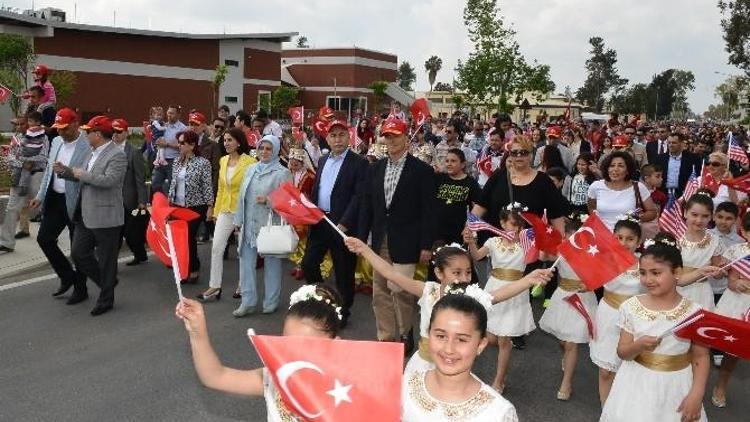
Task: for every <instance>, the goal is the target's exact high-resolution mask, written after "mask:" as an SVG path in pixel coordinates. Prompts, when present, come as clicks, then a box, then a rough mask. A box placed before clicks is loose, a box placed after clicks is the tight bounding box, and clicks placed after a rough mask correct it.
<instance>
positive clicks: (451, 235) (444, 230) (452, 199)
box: [437, 173, 481, 243]
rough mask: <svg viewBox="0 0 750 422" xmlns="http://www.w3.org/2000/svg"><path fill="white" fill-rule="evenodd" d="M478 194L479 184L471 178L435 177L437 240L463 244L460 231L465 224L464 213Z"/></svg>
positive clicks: (443, 175) (442, 175)
mask: <svg viewBox="0 0 750 422" xmlns="http://www.w3.org/2000/svg"><path fill="white" fill-rule="evenodd" d="M480 192H481V191H480V189H479V184H478V183H477V181H476V180H474V178H472V177H471V176H466V177H464V178H463V179H460V180H454V179H451V178H450V176H448V175H447V174H444V173H440V174H438V175H437V199H438V204H439V205H438V227H437V239H439V240H444V241H445V242H446V243H451V242H457V243H463V242H462V240H461V231H462V230H463V228H464V225H465V223H466V211H468V210H470V209H471V204H472V203H474V202H476V200H477V198H479V194H480Z"/></svg>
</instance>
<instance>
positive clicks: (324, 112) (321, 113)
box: [318, 106, 334, 119]
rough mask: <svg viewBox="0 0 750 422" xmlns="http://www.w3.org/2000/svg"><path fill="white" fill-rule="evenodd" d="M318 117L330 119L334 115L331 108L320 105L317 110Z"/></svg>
mask: <svg viewBox="0 0 750 422" xmlns="http://www.w3.org/2000/svg"><path fill="white" fill-rule="evenodd" d="M318 117H320V118H321V119H332V118H333V117H334V113H333V109H332V108H331V107H326V106H323V107H321V108H320V109H319V110H318Z"/></svg>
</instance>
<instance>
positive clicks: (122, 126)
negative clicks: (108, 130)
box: [112, 119, 128, 132]
mask: <svg viewBox="0 0 750 422" xmlns="http://www.w3.org/2000/svg"><path fill="white" fill-rule="evenodd" d="M112 129H114V130H116V131H118V132H125V131H126V130H128V121H127V120H125V119H114V120H112Z"/></svg>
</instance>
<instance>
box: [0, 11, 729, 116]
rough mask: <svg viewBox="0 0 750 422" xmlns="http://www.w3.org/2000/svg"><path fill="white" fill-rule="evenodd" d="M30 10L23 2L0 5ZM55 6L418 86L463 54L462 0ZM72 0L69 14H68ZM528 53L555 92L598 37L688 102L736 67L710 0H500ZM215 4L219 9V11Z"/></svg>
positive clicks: (631, 69) (578, 74)
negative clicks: (390, 68)
mask: <svg viewBox="0 0 750 422" xmlns="http://www.w3.org/2000/svg"><path fill="white" fill-rule="evenodd" d="M2 3H3V5H5V6H12V7H18V8H21V9H27V8H30V7H31V5H32V1H31V0H23V1H3V2H2ZM33 3H34V5H35V7H36V8H41V7H58V8H61V9H63V10H65V11H66V12H68V20H69V21H71V22H72V21H77V22H78V23H87V24H99V25H112V23H113V18H114V15H115V13H114V12H115V11H116V25H117V26H124V27H133V28H144V29H149V28H150V29H153V30H166V31H184V32H211V33H222V32H226V33H238V32H299V33H300V34H301V35H305V36H307V37H308V39H309V40H310V45H311V47H345V46H352V45H357V46H360V47H364V48H369V49H374V50H380V51H384V52H388V53H393V54H396V55H398V58H399V62H401V61H403V60H408V61H409V62H410V63H411V64H412V65H413V66H414V67H415V68H416V73H417V85H416V87H417V89H418V90H427V89H428V88H429V84H428V82H427V76H426V73H425V71H424V62H425V60H426V59H427V58H428V57H430V56H431V55H433V54H434V55H437V56H439V57H441V58H442V59H443V70H442V71H440V73H438V77H437V80H438V81H443V82H451V80H452V78H453V68H454V67H455V66H456V62H457V60H458V59H460V58H464V57H466V56H467V55H468V53H469V51H471V44H470V43H469V40H468V38H467V34H466V29H465V27H464V24H463V19H462V11H463V7H464V5H465V1H463V0H406V1H404V0H369V1H364V2H356V1H351V0H266V1H257V0H224V1H212V2H208V1H205V0H200V1H199V0H180V1H163V0H86V1H83V0H81V1H75V0H55V1H50V0H37V1H35V2H33ZM76 4H77V6H78V7H77V13H76V12H74V10H75V5H76ZM499 4H500V6H501V8H502V13H503V15H504V16H505V17H506V21H507V22H509V23H512V24H513V26H514V28H515V29H516V31H517V32H518V34H517V39H518V42H519V43H520V45H521V49H522V50H523V52H524V54H525V56H526V58H527V59H529V60H532V59H537V60H538V61H539V62H541V63H546V64H549V65H550V66H551V67H552V78H553V80H554V81H555V83H556V84H557V91H558V92H562V91H563V90H564V88H565V86H566V85H570V86H571V88H572V89H573V90H575V89H576V88H578V87H579V86H581V84H582V83H583V80H584V79H585V71H584V67H583V66H584V62H585V61H586V59H587V57H588V52H589V44H588V39H589V37H591V36H595V35H598V36H601V37H602V38H604V40H605V43H606V45H607V46H608V47H610V48H614V49H615V50H616V51H617V55H618V59H619V61H618V67H619V69H620V76H622V77H625V78H628V79H629V80H630V81H631V82H649V81H650V80H651V77H652V76H653V75H654V74H656V73H659V72H661V71H663V70H665V69H669V68H679V69H684V70H691V71H693V73H694V74H695V79H696V84H695V91H693V92H692V93H691V94H690V95H689V101H690V106H691V108H692V109H693V110H694V111H696V112H702V111H704V110H705V109H706V108H707V107H708V105H709V104H711V103H713V102H716V101H717V100H716V99H715V98H714V95H713V92H714V87H715V86H716V85H717V84H719V83H720V82H721V81H722V80H723V79H725V78H726V76H724V75H721V74H716V73H715V72H721V73H726V74H737V73H740V72H739V71H738V70H737V69H736V68H734V67H732V66H729V65H727V64H726V59H727V54H726V52H725V51H724V40H723V39H722V37H721V28H720V26H719V20H720V15H719V12H718V8H717V7H716V1H715V0H659V1H652V0H631V1H615V0H504V1H503V0H500V1H499ZM222 5H223V7H222Z"/></svg>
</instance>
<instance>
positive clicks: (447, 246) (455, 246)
mask: <svg viewBox="0 0 750 422" xmlns="http://www.w3.org/2000/svg"><path fill="white" fill-rule="evenodd" d="M443 248H458V249H461V250H462V251H464V252H467V251H466V249H464V247H463V246H461V245H459V244H458V243H456V242H453V243H451V244H450V245H443V246H440V247H438V248H437V249H435V251H434V252H433V253H432V257H433V258H434V257H435V256H437V254H438V252H440V251H441V250H442V249H443ZM430 262H431V263H432V265H435V260H434V259H433V260H430Z"/></svg>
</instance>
